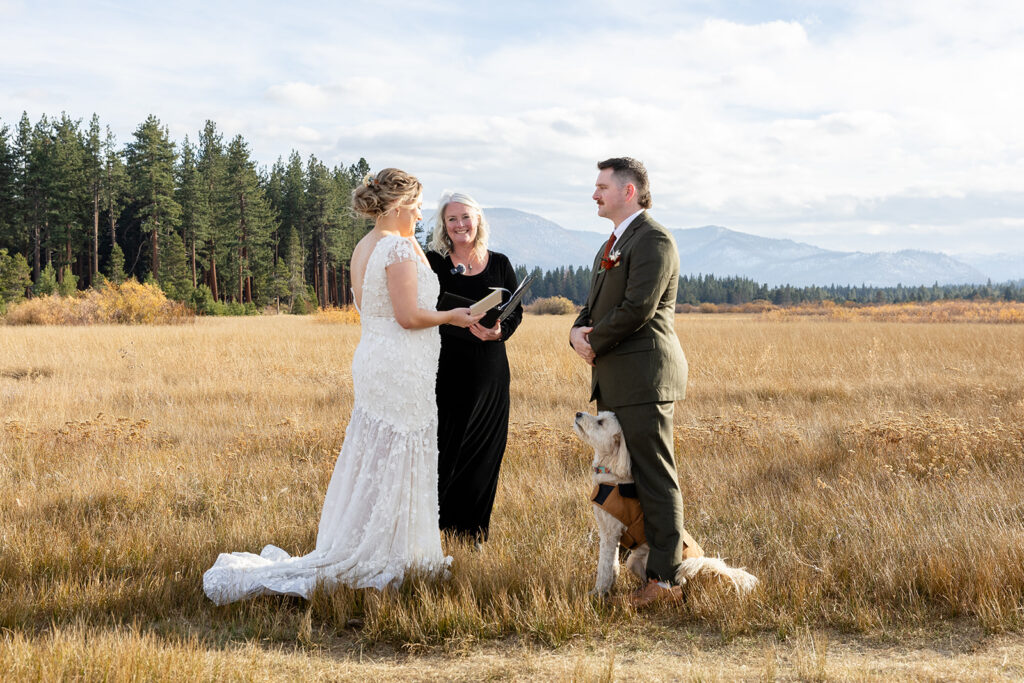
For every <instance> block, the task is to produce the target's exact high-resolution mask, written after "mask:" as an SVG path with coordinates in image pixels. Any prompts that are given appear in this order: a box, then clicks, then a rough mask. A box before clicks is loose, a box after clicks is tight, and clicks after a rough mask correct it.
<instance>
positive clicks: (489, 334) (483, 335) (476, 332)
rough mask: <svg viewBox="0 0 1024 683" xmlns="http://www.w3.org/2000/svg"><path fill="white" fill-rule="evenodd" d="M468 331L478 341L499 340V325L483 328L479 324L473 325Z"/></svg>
mask: <svg viewBox="0 0 1024 683" xmlns="http://www.w3.org/2000/svg"><path fill="white" fill-rule="evenodd" d="M469 331H470V332H472V333H473V336H474V337H476V338H477V339H479V340H480V341H498V340H499V339H501V323H494V327H484V326H483V325H481V324H480V323H473V324H472V325H470V326H469Z"/></svg>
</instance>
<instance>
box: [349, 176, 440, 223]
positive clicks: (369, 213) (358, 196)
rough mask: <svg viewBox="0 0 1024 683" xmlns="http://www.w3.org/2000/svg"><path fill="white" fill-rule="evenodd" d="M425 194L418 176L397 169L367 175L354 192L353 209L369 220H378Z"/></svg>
mask: <svg viewBox="0 0 1024 683" xmlns="http://www.w3.org/2000/svg"><path fill="white" fill-rule="evenodd" d="M422 192H423V185H422V183H420V181H419V180H417V179H416V176H414V175H409V174H408V173H406V172H405V171H402V170H400V169H397V168H384V169H381V170H379V171H377V172H376V173H367V174H366V177H365V178H363V182H361V183H360V184H359V187H357V188H356V189H355V190H354V191H353V192H352V208H353V209H355V210H356V211H357V212H359V213H361V214H362V215H364V216H366V217H367V218H373V219H376V218H378V217H380V216H383V215H384V214H386V213H387V212H388V211H391V210H392V209H393V208H395V207H396V206H403V205H405V204H411V203H412V202H414V201H416V198H417V197H419V196H420V194H421V193H422Z"/></svg>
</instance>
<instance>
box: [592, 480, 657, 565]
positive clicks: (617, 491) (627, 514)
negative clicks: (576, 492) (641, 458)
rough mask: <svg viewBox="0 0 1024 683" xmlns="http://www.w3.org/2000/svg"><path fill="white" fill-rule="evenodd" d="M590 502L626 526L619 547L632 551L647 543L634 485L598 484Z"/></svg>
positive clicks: (641, 511)
mask: <svg viewBox="0 0 1024 683" xmlns="http://www.w3.org/2000/svg"><path fill="white" fill-rule="evenodd" d="M590 500H591V502H593V503H594V505H596V506H598V507H599V508H601V509H602V510H604V511H605V512H607V513H608V514H609V515H611V516H612V517H614V518H615V519H617V520H619V521H620V522H622V523H623V524H625V525H626V529H625V531H623V532H622V538H620V539H619V545H621V546H623V547H624V548H628V549H630V550H632V549H633V548H636V547H637V546H641V545H643V544H644V543H646V542H647V536H646V535H644V511H643V509H642V508H641V507H640V499H639V498H637V495H636V484H634V483H632V482H630V483H628V484H598V485H597V486H595V487H594V492H593V493H592V494H591V495H590Z"/></svg>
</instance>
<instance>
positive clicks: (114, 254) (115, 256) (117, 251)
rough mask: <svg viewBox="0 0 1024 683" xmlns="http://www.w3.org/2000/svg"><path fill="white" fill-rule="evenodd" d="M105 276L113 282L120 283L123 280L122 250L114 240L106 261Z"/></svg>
mask: <svg viewBox="0 0 1024 683" xmlns="http://www.w3.org/2000/svg"><path fill="white" fill-rule="evenodd" d="M107 278H108V279H109V280H110V281H111V282H113V283H114V284H117V285H119V284H121V283H122V282H124V281H125V278H126V276H125V274H124V252H123V251H122V250H121V245H120V244H118V243H117V242H114V246H113V247H111V249H110V259H109V260H108V261H107Z"/></svg>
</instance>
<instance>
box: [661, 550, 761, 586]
mask: <svg viewBox="0 0 1024 683" xmlns="http://www.w3.org/2000/svg"><path fill="white" fill-rule="evenodd" d="M700 574H712V575H715V576H721V577H724V578H726V579H729V580H730V581H732V585H733V587H735V588H736V592H737V593H738V594H740V595H743V594H745V593H749V592H750V591H752V590H754V586H756V585H757V577H756V576H754V575H753V574H751V573H750V572H748V571H747V570H745V569H743V568H742V567H730V566H729V565H727V564H726V563H725V562H723V561H722V559H721V558H719V557H707V556H706V555H705V556H702V557H691V558H689V559H686V560H683V563H682V564H681V565H679V571H677V572H676V583H678V584H680V585H682V584H684V583H686V581H687V580H689V579H692V578H694V577H695V576H698V575H700Z"/></svg>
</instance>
